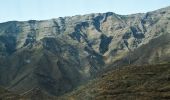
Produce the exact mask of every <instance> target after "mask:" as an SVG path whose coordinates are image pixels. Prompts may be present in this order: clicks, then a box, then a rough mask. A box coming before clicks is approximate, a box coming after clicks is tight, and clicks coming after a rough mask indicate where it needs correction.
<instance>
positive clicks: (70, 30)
mask: <svg viewBox="0 0 170 100" xmlns="http://www.w3.org/2000/svg"><path fill="white" fill-rule="evenodd" d="M169 16H170V9H169V7H167V8H164V9H160V10H157V11H153V12H148V13H146V14H133V15H117V14H115V13H111V12H108V13H98V14H88V15H83V16H79V15H77V16H73V17H64V18H61V17H60V18H57V19H51V20H43V21H36V20H30V21H24V22H16V21H15V22H14V21H12V22H6V23H1V24H0V59H1V60H0V84H1V85H3V86H5V87H8V89H9V90H12V91H16V92H18V93H21V92H25V91H29V90H30V89H34V88H39V89H41V90H43V91H45V92H47V93H49V94H52V95H61V94H64V93H66V92H68V91H71V90H72V89H74V88H75V87H77V86H78V85H80V84H83V83H85V82H87V81H88V80H89V79H91V78H93V77H95V76H96V74H97V73H98V72H101V71H102V70H104V69H106V68H108V66H109V65H110V64H113V65H116V64H129V60H127V59H131V63H138V64H141V63H143V62H145V63H146V64H147V63H148V64H149V63H154V62H157V61H162V60H161V59H164V58H168V57H169V55H170V53H169V50H170V48H169V47H170V46H169V41H168V39H164V38H162V37H163V36H168V34H169V33H170V29H169V27H170V20H169ZM155 38H156V41H157V42H154V43H155V44H154V43H153V45H155V48H158V46H160V45H156V44H157V43H161V46H160V47H159V49H157V50H156V51H155V52H152V51H151V50H153V49H150V44H152V41H154V40H155ZM159 41H161V42H159ZM162 41H166V42H162ZM164 43H167V44H164ZM140 48H142V49H145V50H146V51H147V50H148V52H152V53H149V54H147V56H146V55H145V57H144V56H142V55H141V52H142V51H143V50H142V49H140ZM140 50H141V52H139V51H140ZM165 51H166V52H165ZM133 53H134V54H136V55H137V56H135V57H133V56H131V55H133ZM144 53H145V52H144ZM141 56H142V57H143V58H147V59H145V60H141V59H140V57H141ZM157 56H158V57H159V58H161V59H155V57H157ZM136 57H137V58H136ZM132 60H133V61H132ZM165 60H166V59H165ZM167 60H168V59H167ZM113 67H114V66H113Z"/></svg>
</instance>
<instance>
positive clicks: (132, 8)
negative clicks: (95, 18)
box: [0, 0, 170, 22]
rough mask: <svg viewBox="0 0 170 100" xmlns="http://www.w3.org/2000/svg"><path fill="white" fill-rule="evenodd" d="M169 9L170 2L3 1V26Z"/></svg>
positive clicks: (0, 10)
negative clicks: (30, 21)
mask: <svg viewBox="0 0 170 100" xmlns="http://www.w3.org/2000/svg"><path fill="white" fill-rule="evenodd" d="M166 6H170V0H0V22H5V21H11V20H30V19H36V20H42V19H51V18H57V17H63V16H73V15H78V14H81V15H82V14H88V13H99V12H100V13H102V12H108V11H109V12H115V13H118V14H132V13H138V12H141V13H142V12H147V11H152V10H156V9H159V8H162V7H166Z"/></svg>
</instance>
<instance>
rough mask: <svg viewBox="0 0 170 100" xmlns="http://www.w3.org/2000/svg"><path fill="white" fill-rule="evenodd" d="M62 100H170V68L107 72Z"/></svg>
mask: <svg viewBox="0 0 170 100" xmlns="http://www.w3.org/2000/svg"><path fill="white" fill-rule="evenodd" d="M61 98H62V100H169V99H170V64H169V63H168V64H167V63H166V64H157V65H143V66H126V67H123V68H120V69H116V70H112V71H109V72H107V73H105V74H103V75H102V76H101V77H100V78H97V79H95V80H93V81H90V82H89V83H88V84H87V85H85V86H81V87H79V88H78V89H76V90H75V91H73V92H71V93H69V94H66V95H64V96H63V97H61Z"/></svg>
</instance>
